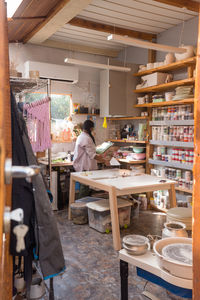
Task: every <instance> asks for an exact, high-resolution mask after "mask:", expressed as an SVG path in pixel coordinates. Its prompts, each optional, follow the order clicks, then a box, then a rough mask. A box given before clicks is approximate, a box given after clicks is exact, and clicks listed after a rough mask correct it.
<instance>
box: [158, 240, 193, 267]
mask: <svg viewBox="0 0 200 300" xmlns="http://www.w3.org/2000/svg"><path fill="white" fill-rule="evenodd" d="M162 255H163V256H164V257H166V258H167V259H170V260H173V261H176V262H180V263H184V264H187V265H190V266H192V245H191V244H182V243H181V244H180V243H177V244H171V245H167V246H165V247H163V249H162Z"/></svg>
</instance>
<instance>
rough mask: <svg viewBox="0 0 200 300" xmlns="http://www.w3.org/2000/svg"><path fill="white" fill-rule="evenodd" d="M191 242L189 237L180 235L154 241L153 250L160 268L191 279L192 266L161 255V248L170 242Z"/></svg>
mask: <svg viewBox="0 0 200 300" xmlns="http://www.w3.org/2000/svg"><path fill="white" fill-rule="evenodd" d="M178 243H183V244H192V239H191V238H182V237H172V238H165V239H162V240H159V241H157V242H155V243H154V245H153V250H154V252H155V254H156V257H157V259H158V264H159V266H160V268H161V269H164V270H166V271H167V272H169V273H170V274H172V275H174V276H177V277H180V278H184V279H192V266H190V265H188V264H184V263H181V262H178V261H177V262H176V261H171V260H169V259H167V258H166V257H164V256H163V254H162V249H163V248H164V247H165V246H167V245H170V244H178Z"/></svg>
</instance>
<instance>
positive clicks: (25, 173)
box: [5, 158, 40, 184]
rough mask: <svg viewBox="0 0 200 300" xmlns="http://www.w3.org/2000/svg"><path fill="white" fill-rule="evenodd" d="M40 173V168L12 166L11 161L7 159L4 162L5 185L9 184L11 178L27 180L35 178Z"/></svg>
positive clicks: (34, 166)
mask: <svg viewBox="0 0 200 300" xmlns="http://www.w3.org/2000/svg"><path fill="white" fill-rule="evenodd" d="M39 173H40V167H39V166H37V165H33V166H26V167H23V166H12V159H11V158H7V159H6V160H5V183H6V184H10V183H11V181H12V178H28V177H32V176H36V175H38V174H39Z"/></svg>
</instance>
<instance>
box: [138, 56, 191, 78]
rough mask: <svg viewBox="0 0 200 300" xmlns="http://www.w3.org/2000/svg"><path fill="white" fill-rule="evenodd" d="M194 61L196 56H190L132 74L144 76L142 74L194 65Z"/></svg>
mask: <svg viewBox="0 0 200 300" xmlns="http://www.w3.org/2000/svg"><path fill="white" fill-rule="evenodd" d="M195 63H196V56H194V57H190V58H187V59H184V60H180V61H177V62H174V63H172V64H169V65H164V66H162V67H158V68H154V69H150V70H145V71H142V72H138V73H134V74H133V75H134V76H144V75H148V74H152V73H154V72H163V71H164V72H167V71H172V70H176V69H181V68H185V67H188V66H190V65H194V64H195Z"/></svg>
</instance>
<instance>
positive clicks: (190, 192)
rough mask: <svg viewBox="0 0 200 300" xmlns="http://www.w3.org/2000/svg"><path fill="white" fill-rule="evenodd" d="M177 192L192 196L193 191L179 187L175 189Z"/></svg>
mask: <svg viewBox="0 0 200 300" xmlns="http://www.w3.org/2000/svg"><path fill="white" fill-rule="evenodd" d="M175 190H176V191H179V192H184V193H188V194H192V190H189V189H185V188H181V187H178V186H177V187H175Z"/></svg>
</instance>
